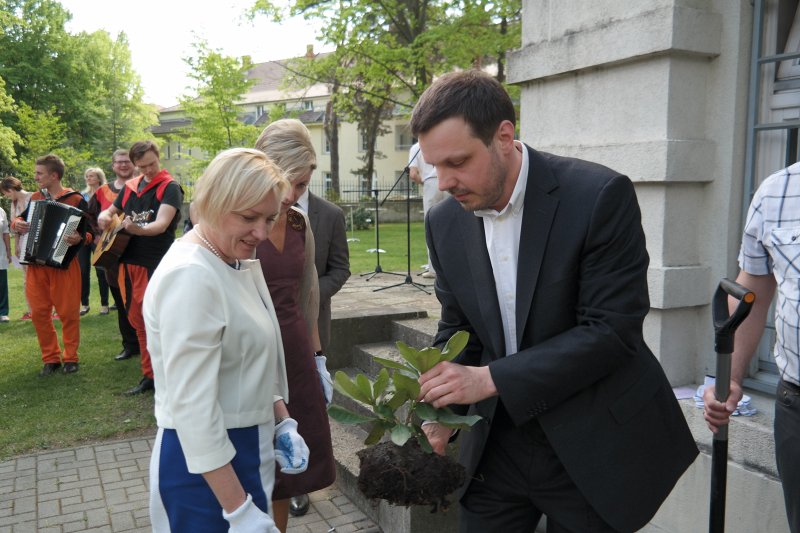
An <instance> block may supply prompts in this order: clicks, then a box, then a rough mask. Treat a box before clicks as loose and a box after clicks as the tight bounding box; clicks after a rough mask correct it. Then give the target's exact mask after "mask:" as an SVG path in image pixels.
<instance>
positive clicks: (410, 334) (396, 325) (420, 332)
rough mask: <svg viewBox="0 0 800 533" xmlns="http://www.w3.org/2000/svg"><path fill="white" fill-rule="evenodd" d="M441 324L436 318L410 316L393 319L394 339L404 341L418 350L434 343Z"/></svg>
mask: <svg viewBox="0 0 800 533" xmlns="http://www.w3.org/2000/svg"><path fill="white" fill-rule="evenodd" d="M438 326H439V321H438V320H437V319H435V318H427V317H423V318H409V319H403V320H393V321H392V337H391V338H392V339H395V340H398V341H403V342H404V343H406V344H408V345H409V346H411V347H413V348H416V349H418V350H420V349H422V348H425V347H427V346H432V345H433V337H434V336H435V335H436V331H437V329H438Z"/></svg>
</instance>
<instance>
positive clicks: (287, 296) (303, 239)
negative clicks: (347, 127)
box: [256, 120, 336, 532]
mask: <svg viewBox="0 0 800 533" xmlns="http://www.w3.org/2000/svg"><path fill="white" fill-rule="evenodd" d="M256 148H258V149H259V150H262V151H263V152H265V153H266V154H267V156H269V157H270V159H272V160H273V161H274V162H275V163H276V164H277V165H278V167H279V168H280V169H281V170H283V172H284V174H285V176H286V178H287V179H288V180H289V182H290V183H291V189H290V190H289V193H288V194H287V195H286V197H285V198H284V200H283V204H282V205H281V213H280V217H279V218H278V220H277V222H276V223H275V225H274V226H273V228H272V230H271V232H270V234H269V238H268V239H267V240H266V241H264V242H262V243H261V244H260V245H259V246H258V248H257V249H256V258H257V259H259V260H260V261H261V265H262V270H263V271H264V277H265V278H266V280H267V286H268V287H269V292H270V295H271V296H272V301H273V302H274V304H275V309H276V311H277V315H278V322H279V324H280V329H281V336H282V338H283V350H284V353H285V356H286V375H287V380H288V384H289V404H288V405H287V407H288V409H289V415H290V416H291V417H292V418H294V419H296V420H297V423H298V432H299V433H300V435H301V436H302V437H303V439H304V440H305V442H306V444H307V445H308V448H309V450H310V452H311V454H310V457H309V461H308V469H307V470H306V471H305V472H303V473H301V474H292V475H287V474H283V473H281V472H277V473H276V479H275V489H274V491H273V493H272V500H273V511H274V516H275V523H276V525H277V526H278V528H280V530H281V531H284V532H285V531H286V526H287V523H288V518H289V502H290V499H291V498H292V497H293V496H300V495H304V494H308V493H310V492H313V491H316V490H320V489H323V488H325V487H327V486H329V485H331V484H332V483H333V481H334V480H335V478H336V466H335V463H334V460H333V447H332V445H331V433H330V426H329V424H328V414H327V411H326V409H325V408H326V401H329V399H327V400H326V398H325V395H324V393H323V387H322V384H321V379H328V380H329V379H330V375H329V374H327V371H326V370H325V369H324V363H323V365H322V367H321V369H320V370H319V371H318V364H319V361H320V359H318V358H320V357H322V359H321V360H322V361H324V356H322V354H321V352H320V341H319V331H318V328H317V316H318V314H319V292H318V288H317V272H316V268H315V267H314V237H313V235H312V233H311V227H310V226H309V223H308V217H307V216H306V215H305V214H304V213H303V212H302V211H300V210H299V209H297V208H295V207H293V206H294V204H295V202H296V201H297V199H298V198H299V197H300V196H302V194H303V193H304V192H305V190H306V188H307V187H308V183H309V181H310V180H311V173H312V171H313V170H314V169H315V168H316V154H315V152H314V147H313V146H312V144H311V138H310V136H309V134H308V130H307V129H306V127H305V126H304V125H303V124H302V123H301V122H300V121H298V120H278V121H276V122H273V123H272V124H270V125H269V126H267V128H266V129H265V130H264V131H263V132H262V133H261V136H260V137H259V139H258V141H257V142H256ZM321 376H322V377H321Z"/></svg>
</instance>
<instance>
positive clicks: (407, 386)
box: [392, 372, 419, 399]
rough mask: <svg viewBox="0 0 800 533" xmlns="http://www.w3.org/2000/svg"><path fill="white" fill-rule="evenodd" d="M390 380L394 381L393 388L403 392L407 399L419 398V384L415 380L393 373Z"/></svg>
mask: <svg viewBox="0 0 800 533" xmlns="http://www.w3.org/2000/svg"><path fill="white" fill-rule="evenodd" d="M392 380H393V381H394V388H395V389H397V391H398V392H400V391H403V392H404V393H405V394H406V396H407V398H409V399H416V398H417V396H419V382H418V381H417V380H416V379H412V378H410V377H408V376H404V375H403V374H400V373H399V372H395V373H394V374H393V375H392Z"/></svg>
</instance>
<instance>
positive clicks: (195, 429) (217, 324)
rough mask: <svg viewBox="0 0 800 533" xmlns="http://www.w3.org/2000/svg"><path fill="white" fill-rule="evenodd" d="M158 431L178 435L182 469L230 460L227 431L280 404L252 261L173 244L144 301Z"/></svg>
mask: <svg viewBox="0 0 800 533" xmlns="http://www.w3.org/2000/svg"><path fill="white" fill-rule="evenodd" d="M144 320H145V326H146V328H147V347H148V350H149V351H150V357H151V359H152V363H153V374H154V379H155V384H156V391H155V415H156V421H157V423H158V425H159V426H160V427H163V428H173V429H175V430H176V431H177V433H178V438H179V439H180V442H181V447H182V448H183V452H184V454H185V456H186V462H187V465H188V468H189V472H192V473H204V472H208V471H211V470H214V469H216V468H219V467H221V466H223V465H225V464H227V463H228V462H230V461H231V459H232V458H233V456H234V455H235V453H236V452H235V450H234V448H233V445H232V444H231V442H230V440H229V439H228V435H227V431H226V430H227V429H229V428H239V427H249V426H254V425H257V424H263V423H268V422H271V421H273V420H274V416H273V402H274V401H275V400H276V399H279V398H281V397H282V398H284V399H285V400H286V401H287V402H288V389H287V385H286V366H285V362H284V355H283V343H282V341H281V334H280V327H279V325H278V319H277V317H276V315H275V308H274V306H273V304H272V298H270V295H269V290H268V289H267V285H266V282H265V281H264V275H263V273H262V271H261V266H260V265H259V262H258V261H255V260H247V261H242V262H241V265H240V269H239V270H236V269H234V268H231V267H230V266H228V265H226V264H225V263H223V262H222V261H220V260H219V258H217V257H216V256H214V254H212V253H211V252H210V251H208V250H206V249H205V248H203V247H201V246H198V245H196V244H192V243H187V242H181V241H175V243H173V245H172V247H171V248H170V249H169V251H168V252H167V254H166V255H165V256H164V258H163V259H162V260H161V263H160V264H159V266H158V268H157V269H156V271H155V273H154V274H153V277H152V278H151V279H150V282H149V283H148V286H147V291H146V292H145V297H144Z"/></svg>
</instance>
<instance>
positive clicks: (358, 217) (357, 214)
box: [345, 206, 372, 231]
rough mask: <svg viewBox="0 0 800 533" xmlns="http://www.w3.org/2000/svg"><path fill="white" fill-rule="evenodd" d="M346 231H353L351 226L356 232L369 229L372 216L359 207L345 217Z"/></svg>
mask: <svg viewBox="0 0 800 533" xmlns="http://www.w3.org/2000/svg"><path fill="white" fill-rule="evenodd" d="M345 219H346V222H347V231H353V226H355V229H357V230H364V229H369V228H370V227H372V214H371V213H370V212H369V211H367V210H366V209H365V208H364V207H361V206H359V207H358V208H356V209H353V210H352V212H351V213H348V214H347V215H346V216H345Z"/></svg>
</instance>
